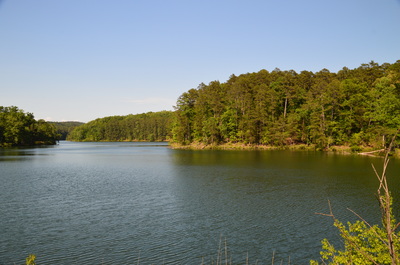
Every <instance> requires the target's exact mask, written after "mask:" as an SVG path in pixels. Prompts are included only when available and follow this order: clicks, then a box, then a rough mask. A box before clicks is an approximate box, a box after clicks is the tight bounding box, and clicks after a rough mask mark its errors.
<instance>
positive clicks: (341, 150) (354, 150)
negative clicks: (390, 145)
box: [169, 142, 400, 158]
mask: <svg viewBox="0 0 400 265" xmlns="http://www.w3.org/2000/svg"><path fill="white" fill-rule="evenodd" d="M169 146H170V148H172V149H177V150H238V151H240V150H242V151H246V150H248V151H254V150H292V151H311V152H315V151H318V152H328V153H338V154H348V155H349V154H356V155H364V156H374V157H383V155H384V151H385V149H379V150H376V149H373V148H372V147H364V146H357V147H351V146H347V145H334V146H330V147H329V148H324V149H322V148H318V147H316V146H315V145H312V144H310V145H307V144H293V145H287V146H271V145H254V144H253V145H252V144H243V143H224V144H204V143H198V142H196V143H191V144H188V145H182V144H177V143H171V142H170V143H169ZM393 157H396V158H400V150H398V149H396V150H395V151H394V152H393Z"/></svg>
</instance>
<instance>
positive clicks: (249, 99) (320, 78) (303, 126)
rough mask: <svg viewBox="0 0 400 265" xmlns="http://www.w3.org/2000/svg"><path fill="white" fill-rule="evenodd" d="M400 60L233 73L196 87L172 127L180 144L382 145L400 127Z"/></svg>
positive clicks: (180, 103)
mask: <svg viewBox="0 0 400 265" xmlns="http://www.w3.org/2000/svg"><path fill="white" fill-rule="evenodd" d="M399 80H400V61H397V62H396V63H394V64H383V65H379V64H377V63H375V62H373V61H372V62H370V63H369V64H363V65H361V66H360V67H358V68H356V69H353V70H351V69H348V68H346V67H345V68H343V69H342V70H341V71H339V72H338V73H331V72H329V71H328V70H327V69H322V70H321V71H319V72H316V73H313V72H309V71H302V72H301V73H300V74H298V73H296V72H295V71H293V70H290V71H281V70H279V69H275V70H274V71H272V72H268V71H266V70H261V71H259V72H257V73H247V74H242V75H239V76H235V75H232V76H231V77H230V79H229V80H228V81H226V82H225V83H220V82H218V81H212V82H210V83H209V84H204V83H202V84H200V85H199V86H198V88H197V89H190V90H189V91H188V92H185V93H183V94H182V96H180V97H179V99H178V101H177V105H176V107H175V109H176V111H175V113H174V115H175V118H174V123H173V126H172V138H173V141H175V142H177V143H179V144H190V143H194V142H197V143H202V144H211V145H213V144H224V143H244V144H256V145H257V144H267V145H291V144H306V145H314V146H316V147H317V148H319V149H325V148H329V147H330V146H332V145H347V146H353V145H363V146H369V147H379V148H380V147H381V145H382V141H380V140H379V139H382V137H390V136H391V135H393V133H394V132H393V130H394V129H396V128H398V127H399V126H400V118H399V117H400V81H399Z"/></svg>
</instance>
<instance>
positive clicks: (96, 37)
mask: <svg viewBox="0 0 400 265" xmlns="http://www.w3.org/2000/svg"><path fill="white" fill-rule="evenodd" d="M399 59H400V0H335V1H332V0H330V1H327V0H303V1H299V0H285V1H278V0H248V1H244V0H242V1H237V0H230V1H227V0H212V1H211V0H202V1H194V0H115V1H103V0H79V1H78V0H68V1H67V0H34V1H32V0H0V106H11V105H14V106H18V107H19V108H21V109H23V110H24V111H27V112H32V113H33V114H34V115H35V118H37V119H41V118H43V119H46V120H53V121H66V120H78V121H83V122H87V121H90V120H93V119H96V118H100V117H105V116H112V115H127V114H130V113H132V114H136V113H143V112H148V111H161V110H172V109H173V108H172V106H173V105H174V104H175V102H176V99H177V98H178V97H179V96H180V95H181V94H182V93H183V92H185V91H187V90H189V89H191V88H196V87H197V86H198V85H199V84H200V83H201V82H204V83H209V82H211V81H213V80H219V81H221V82H225V81H226V80H227V79H228V78H229V76H230V75H231V74H236V75H239V74H242V73H247V72H257V71H259V70H261V69H266V70H268V71H272V70H274V69H275V68H276V67H277V68H280V69H281V70H290V69H293V70H295V71H297V72H300V71H302V70H309V71H313V72H317V71H319V70H321V69H323V68H327V69H329V70H330V71H332V72H337V71H339V70H340V69H342V67H344V66H346V67H348V68H351V69H352V68H356V67H358V66H360V65H361V64H362V63H368V62H370V61H371V60H374V61H375V62H377V63H379V64H382V63H385V62H387V63H394V62H395V61H397V60H399Z"/></svg>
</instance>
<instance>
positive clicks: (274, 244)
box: [0, 142, 400, 265]
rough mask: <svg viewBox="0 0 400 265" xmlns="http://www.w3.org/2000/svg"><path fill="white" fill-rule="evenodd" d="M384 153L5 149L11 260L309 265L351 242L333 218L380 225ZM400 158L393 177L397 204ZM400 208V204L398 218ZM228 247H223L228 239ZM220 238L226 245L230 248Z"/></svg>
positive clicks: (106, 146) (0, 155) (2, 231)
mask: <svg viewBox="0 0 400 265" xmlns="http://www.w3.org/2000/svg"><path fill="white" fill-rule="evenodd" d="M381 162H382V160H381V159H380V158H371V157H361V156H354V155H347V156H345V155H334V154H327V153H319V152H290V151H204V150H203V151H187V150H171V149H169V148H168V147H167V145H166V144H162V143H161V144H160V143H71V142H61V143H60V144H59V145H57V146H50V147H45V148H25V149H22V148H16V149H0V181H1V186H0V202H1V204H0V216H1V218H0V264H14V263H15V264H22V263H24V259H25V258H26V257H27V256H28V254H30V253H34V254H35V255H36V256H37V263H38V264H41V265H44V264H80V265H82V264H138V263H140V264H201V262H202V259H204V262H205V263H208V264H211V263H212V262H213V261H214V264H215V261H216V259H217V253H218V250H219V249H224V247H225V241H226V245H227V249H228V252H229V253H228V254H229V256H231V257H232V260H233V262H234V263H236V264H237V263H242V264H244V263H245V261H246V256H247V255H248V257H249V262H250V263H251V264H255V263H256V262H258V263H257V264H271V258H272V255H273V253H275V261H276V262H277V261H279V262H278V263H280V261H281V260H284V264H287V262H288V259H289V257H290V262H291V264H308V261H309V260H310V259H317V258H318V257H319V251H320V249H321V244H320V241H321V240H322V239H323V238H329V239H330V240H332V242H334V243H336V244H339V242H340V239H339V237H338V233H337V231H336V230H335V228H334V227H333V226H332V220H331V219H330V218H329V217H325V216H321V215H317V214H315V213H316V212H320V213H328V212H329V208H328V199H329V200H330V201H331V204H332V206H333V210H334V212H335V214H336V216H337V217H338V218H339V219H341V220H343V221H345V220H351V221H353V220H356V217H355V216H354V215H353V214H352V213H351V212H349V211H348V210H347V209H346V208H347V207H348V208H351V209H353V210H355V211H356V212H357V213H359V214H360V215H362V216H363V217H364V218H365V219H367V220H368V221H369V222H371V223H379V209H378V205H377V200H376V198H375V196H374V194H375V193H376V188H377V185H378V182H377V180H376V177H375V176H374V173H373V170H372V168H371V163H374V164H375V165H376V166H377V167H378V168H379V167H380V165H381ZM398 172H400V164H399V161H396V160H393V161H391V164H390V168H389V173H388V175H389V176H391V177H393V178H394V179H395V180H394V181H391V182H392V183H391V187H392V190H393V191H394V196H395V198H396V201H397V200H398V198H399V196H398V191H399V190H400V184H399V181H398V178H396V177H397V175H398ZM397 212H399V211H398V207H396V213H397ZM221 242H222V243H221ZM220 245H221V247H220Z"/></svg>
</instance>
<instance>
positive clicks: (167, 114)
mask: <svg viewBox="0 0 400 265" xmlns="http://www.w3.org/2000/svg"><path fill="white" fill-rule="evenodd" d="M172 116H173V112H171V111H160V112H148V113H142V114H135V115H134V114H130V115H126V116H110V117H105V118H99V119H96V120H93V121H90V122H88V123H86V124H83V125H81V126H78V127H76V128H75V129H74V130H72V132H70V133H69V134H68V136H67V140H70V141H90V142H92V141H93V142H96V141H166V140H168V139H169V137H170V132H171V124H172Z"/></svg>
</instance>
